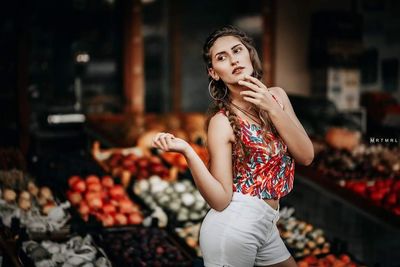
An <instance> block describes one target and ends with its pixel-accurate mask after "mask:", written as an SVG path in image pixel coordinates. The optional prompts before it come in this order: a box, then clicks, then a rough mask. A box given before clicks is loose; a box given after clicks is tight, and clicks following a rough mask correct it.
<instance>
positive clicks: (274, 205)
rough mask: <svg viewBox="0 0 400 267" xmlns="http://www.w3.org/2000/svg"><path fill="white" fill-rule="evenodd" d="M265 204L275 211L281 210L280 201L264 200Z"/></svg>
mask: <svg viewBox="0 0 400 267" xmlns="http://www.w3.org/2000/svg"><path fill="white" fill-rule="evenodd" d="M263 200H264V202H265V203H267V204H268V205H270V206H271V208H273V209H274V210H279V199H268V198H265V199H263Z"/></svg>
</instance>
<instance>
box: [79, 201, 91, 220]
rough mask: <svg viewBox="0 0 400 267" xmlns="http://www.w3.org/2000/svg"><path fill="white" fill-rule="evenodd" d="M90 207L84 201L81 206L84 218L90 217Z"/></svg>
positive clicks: (80, 211)
mask: <svg viewBox="0 0 400 267" xmlns="http://www.w3.org/2000/svg"><path fill="white" fill-rule="evenodd" d="M89 211H90V210H89V206H88V205H87V203H86V202H85V201H82V202H81V204H80V205H79V213H80V214H81V215H82V216H84V215H89Z"/></svg>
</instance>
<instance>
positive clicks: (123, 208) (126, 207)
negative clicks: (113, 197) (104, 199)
mask: <svg viewBox="0 0 400 267" xmlns="http://www.w3.org/2000/svg"><path fill="white" fill-rule="evenodd" d="M119 212H121V213H131V212H133V203H132V201H131V200H129V199H122V200H120V201H119Z"/></svg>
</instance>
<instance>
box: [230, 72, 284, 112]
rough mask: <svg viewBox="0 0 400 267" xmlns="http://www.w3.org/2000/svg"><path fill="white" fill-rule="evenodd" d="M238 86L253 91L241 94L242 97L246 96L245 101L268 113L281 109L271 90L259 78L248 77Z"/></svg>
mask: <svg viewBox="0 0 400 267" xmlns="http://www.w3.org/2000/svg"><path fill="white" fill-rule="evenodd" d="M238 84H239V85H242V86H245V87H247V88H249V89H251V90H246V91H241V92H240V95H242V96H244V97H243V99H244V100H246V101H248V102H250V103H252V104H254V105H256V106H257V107H259V108H260V109H262V110H265V111H267V112H268V113H270V112H271V111H274V110H276V109H281V107H280V106H279V104H278V102H277V101H276V100H275V99H274V97H275V96H274V95H273V94H272V93H271V91H270V90H268V88H267V86H265V85H264V84H263V83H262V82H261V81H260V80H258V79H257V78H254V77H252V76H250V75H246V76H245V80H241V81H239V82H238Z"/></svg>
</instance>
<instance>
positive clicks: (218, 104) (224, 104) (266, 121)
mask: <svg viewBox="0 0 400 267" xmlns="http://www.w3.org/2000/svg"><path fill="white" fill-rule="evenodd" d="M223 36H234V37H236V38H238V39H239V40H240V41H241V43H242V44H243V45H244V46H245V47H246V48H247V49H248V51H249V54H250V60H251V62H252V65H253V69H254V72H253V75H252V76H254V77H256V78H257V79H261V77H262V67H261V62H260V58H259V57H258V53H257V50H256V49H255V47H254V43H253V40H252V39H251V38H250V37H249V36H248V35H247V34H246V33H244V32H243V31H241V30H240V29H238V28H236V27H234V26H225V27H222V28H220V29H217V30H215V31H214V32H212V33H211V34H210V35H209V37H208V38H207V39H206V42H205V44H204V46H203V60H204V62H205V63H206V70H207V73H208V69H209V68H211V67H212V61H211V54H210V49H211V47H212V46H213V45H214V43H215V41H216V40H217V39H218V38H220V37H223ZM211 81H212V77H211V76H209V82H211ZM225 91H226V93H225ZM210 92H211V94H212V96H214V97H215V98H216V99H219V100H215V99H213V101H212V103H211V105H210V107H209V108H208V110H207V119H206V123H205V130H206V132H207V131H208V126H209V123H210V120H211V118H212V117H213V116H214V115H215V114H216V113H217V112H219V111H220V110H223V111H224V112H225V115H226V116H227V118H228V120H229V123H230V125H231V127H232V130H233V133H234V135H235V142H236V144H239V145H240V146H239V148H240V149H239V153H240V154H239V155H237V156H238V157H243V156H244V152H245V150H244V144H243V143H242V141H241V127H240V123H239V120H238V118H237V115H236V114H235V112H234V111H233V109H232V106H231V104H230V102H231V96H230V93H229V90H228V88H227V87H226V85H225V83H224V82H223V81H222V80H221V79H220V80H218V81H215V80H214V81H213V82H211V85H210ZM224 95H225V96H224ZM253 108H254V109H255V110H256V111H257V115H258V117H259V119H260V121H261V122H262V124H261V127H262V129H264V133H263V136H264V138H265V140H271V135H270V134H271V131H274V130H275V129H274V128H273V126H272V123H271V121H270V118H269V116H268V114H266V113H265V112H262V111H261V110H259V109H258V108H256V107H255V106H254V107H253ZM268 130H269V131H268Z"/></svg>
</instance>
